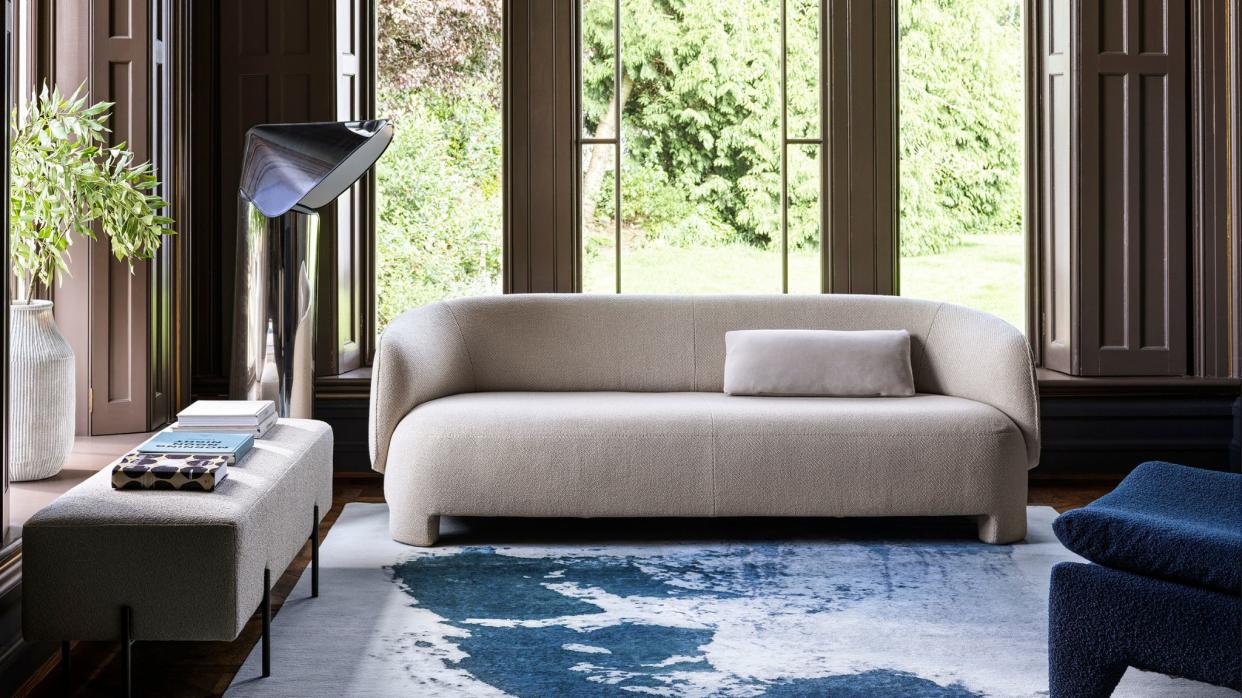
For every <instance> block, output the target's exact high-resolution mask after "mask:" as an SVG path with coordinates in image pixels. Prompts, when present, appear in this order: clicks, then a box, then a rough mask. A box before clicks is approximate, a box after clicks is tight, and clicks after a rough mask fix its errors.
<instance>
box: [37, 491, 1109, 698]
mask: <svg viewBox="0 0 1242 698" xmlns="http://www.w3.org/2000/svg"><path fill="white" fill-rule="evenodd" d="M1115 485H1116V481H1099V480H1081V481H1040V482H1033V483H1032V484H1031V488H1030V503H1031V504H1039V505H1046V506H1051V507H1054V508H1056V509H1057V510H1058V511H1065V510H1067V509H1073V508H1075V507H1079V506H1082V505H1084V504H1086V503H1087V502H1090V501H1092V500H1094V499H1096V498H1098V497H1099V496H1100V495H1102V494H1104V493H1105V492H1108V491H1109V490H1111V489H1112V488H1113V486H1115ZM383 501H384V497H383V489H382V487H381V483H380V480H378V479H365V480H362V479H338V480H337V481H336V483H335V493H334V497H333V506H332V510H331V511H329V512H328V514H327V516H326V517H324V520H323V523H322V524H321V526H320V530H319V535H320V539H321V540H322V539H323V537H324V536H326V535H327V534H328V532H329V530H330V529H331V528H332V524H333V523H335V522H336V519H337V517H338V516H340V514H341V510H342V509H343V508H344V506H345V505H346V504H347V503H349V502H383ZM309 563H310V546H309V544H308V545H307V546H306V547H305V548H303V550H302V552H301V553H300V554H299V555H298V557H297V558H296V559H295V560H294V561H293V563H292V564H291V565H290V566H289V569H288V570H287V571H286V572H285V573H284V575H282V576H281V577H280V579H279V580H278V581H277V582H276V584H275V586H274V587H273V590H272V613H273V615H274V616H275V615H279V613H280V606H281V604H282V603H283V602H284V600H285V597H286V596H288V594H289V592H290V591H291V590H292V589H293V586H294V584H296V583H297V581H298V578H299V577H300V576H301V575H302V571H303V570H304V569H305V568H306V566H307V565H308V564H309ZM260 623H261V621H260V619H259V616H258V614H257V613H256V614H255V616H254V617H252V618H251V619H250V622H249V623H247V624H246V628H245V629H244V630H243V631H242V633H241V635H240V636H239V637H238V638H237V639H236V640H234V641H232V642H139V643H136V644H135V645H134V654H133V663H134V669H135V671H134V677H135V679H134V691H135V694H136V695H139V696H161V697H164V696H167V697H173V696H219V695H221V694H223V693H224V690H225V689H226V688H228V685H229V682H230V681H231V680H232V679H233V675H234V674H236V673H237V670H238V669H239V668H240V667H241V665H242V663H243V662H244V661H245V660H246V657H247V656H248V655H249V654H250V650H251V648H253V647H254V646H255V643H257V642H258V640H259V637H260V633H261V628H260ZM325 632H326V633H328V634H329V635H330V633H331V629H325ZM327 637H328V635H325V641H328V640H327ZM71 656H72V660H71V667H70V672H69V674H68V677H67V679H66V676H65V674H64V673H63V672H62V671H61V667H60V665H59V664H60V662H59V657H53V658H51V659H49V660H48V662H47V663H46V664H45V665H44V666H43V667H42V669H41V670H40V671H39V673H38V674H37V675H35V676H32V677H30V680H29V681H28V682H27V683H26V685H25V687H24V688H23V689H22V691H20V692H19V693H18V696H36V697H39V698H43V697H45V696H48V697H50V696H72V697H74V698H88V697H90V698H93V697H94V696H114V695H117V694H118V691H119V688H120V683H121V681H120V679H121V676H120V672H121V667H120V662H119V659H120V647H119V646H118V644H117V643H114V642H78V643H74V645H73V649H72V654H71ZM277 659H278V657H277ZM274 670H276V671H279V662H278V661H276V662H275V664H274Z"/></svg>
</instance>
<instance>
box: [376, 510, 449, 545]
mask: <svg viewBox="0 0 1242 698" xmlns="http://www.w3.org/2000/svg"><path fill="white" fill-rule="evenodd" d="M388 533H389V534H390V535H392V539H393V540H395V541H397V542H398V543H405V544H406V545H417V546H419V547H431V546H433V545H435V544H436V540H438V539H439V538H440V517H439V516H422V515H419V516H401V515H399V514H390V515H389V519H388Z"/></svg>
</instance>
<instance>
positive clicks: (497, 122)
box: [376, 84, 502, 328]
mask: <svg viewBox="0 0 1242 698" xmlns="http://www.w3.org/2000/svg"><path fill="white" fill-rule="evenodd" d="M490 87H491V86H490V85H485V84H478V85H475V86H474V87H473V89H470V90H467V91H464V92H459V93H456V94H451V95H448V94H440V93H438V92H436V91H435V90H417V89H407V90H401V91H390V92H386V93H381V94H380V95H378V98H379V102H380V104H381V112H380V113H382V114H384V115H385V116H386V117H388V118H390V119H392V120H393V121H394V124H395V126H396V131H395V136H394V138H393V142H392V145H391V146H389V149H388V152H386V153H385V154H384V157H383V158H382V159H381V160H380V163H379V167H378V168H377V174H376V179H377V183H378V189H379V196H378V201H377V207H376V224H377V231H376V234H377V236H378V237H377V239H376V248H377V252H378V260H377V264H376V277H377V278H376V281H377V285H378V288H379V289H380V291H379V293H377V294H376V305H377V308H376V315H377V321H378V324H379V326H380V327H381V328H382V327H384V326H385V325H387V324H388V322H390V321H391V320H392V318H394V317H396V316H397V315H399V314H401V313H402V312H404V311H405V310H408V309H410V308H413V307H416V306H419V305H423V304H425V303H429V302H432V301H436V300H440V299H442V298H452V297H457V296H468V295H478V294H483V293H496V292H498V291H499V290H500V270H501V247H502V245H501V235H502V231H501V220H502V214H501V210H502V209H501V206H502V202H501V192H502V188H501V175H500V172H501V165H500V162H501V160H500V158H501V116H500V111H499V109H498V108H497V107H496V106H495V104H494V103H493V102H492V100H491V99H490V96H489V93H488V90H489V89H490Z"/></svg>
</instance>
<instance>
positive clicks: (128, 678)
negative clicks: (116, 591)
mask: <svg viewBox="0 0 1242 698" xmlns="http://www.w3.org/2000/svg"><path fill="white" fill-rule="evenodd" d="M121 665H122V669H123V671H124V672H125V688H124V689H123V690H124V692H125V696H126V698H128V697H129V696H132V695H134V609H132V608H130V607H129V606H122V607H121Z"/></svg>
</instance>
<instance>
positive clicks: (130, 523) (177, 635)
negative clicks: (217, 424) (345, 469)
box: [22, 419, 332, 641]
mask: <svg viewBox="0 0 1242 698" xmlns="http://www.w3.org/2000/svg"><path fill="white" fill-rule="evenodd" d="M110 479H111V468H110V467H109V468H105V469H103V470H101V471H100V472H99V473H97V474H95V475H93V476H92V477H90V478H88V479H87V480H86V481H85V482H83V483H82V484H80V485H78V486H77V487H74V488H73V489H72V490H70V491H69V492H67V493H65V494H64V495H62V496H61V497H60V498H59V499H57V500H56V501H55V502H53V503H52V504H51V505H49V506H48V507H46V508H45V509H43V510H42V511H40V512H38V513H37V514H35V516H34V517H32V518H31V519H30V521H29V522H28V523H27V524H26V526H25V528H24V530H23V539H22V548H23V551H22V625H23V633H24V635H25V638H26V639H27V640H29V641H59V640H70V639H72V640H115V639H118V638H119V636H120V618H121V610H120V609H121V607H122V606H130V607H131V608H132V609H133V618H134V639H136V640H232V639H234V638H235V637H237V635H238V633H240V632H241V629H242V627H243V626H244V625H245V623H246V621H247V620H248V619H249V618H250V616H251V615H252V614H253V613H254V611H255V609H256V608H257V607H258V605H259V602H260V600H261V599H262V597H263V570H264V569H265V568H267V569H270V570H271V571H272V579H273V581H274V580H275V579H276V578H277V577H279V576H280V574H281V573H282V572H283V571H284V570H285V568H286V567H288V566H289V563H290V562H292V561H293V558H294V557H295V556H296V555H297V553H298V551H299V550H301V548H302V546H303V545H304V544H305V543H306V540H307V538H308V537H309V536H310V534H311V530H312V526H313V514H314V507H315V505H318V506H319V513H320V517H321V518H322V516H324V515H326V514H327V512H328V510H329V508H330V507H331V506H332V430H331V429H330V428H329V427H328V425H327V424H324V423H323V422H317V421H312V420H305V419H282V420H280V422H279V424H278V425H277V426H276V427H274V428H273V429H272V430H271V431H270V432H268V433H267V434H266V435H265V436H264V438H262V439H258V440H256V441H255V446H254V448H252V449H251V451H250V453H248V454H247V455H246V456H245V457H244V458H243V459H242V461H241V463H240V464H238V465H237V466H235V467H231V468H229V475H228V477H227V478H226V479H225V480H224V482H222V483H220V485H219V486H218V487H217V488H216V489H215V491H214V492H185V491H163V490H161V491H136V490H113V489H112V485H111V482H110Z"/></svg>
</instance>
